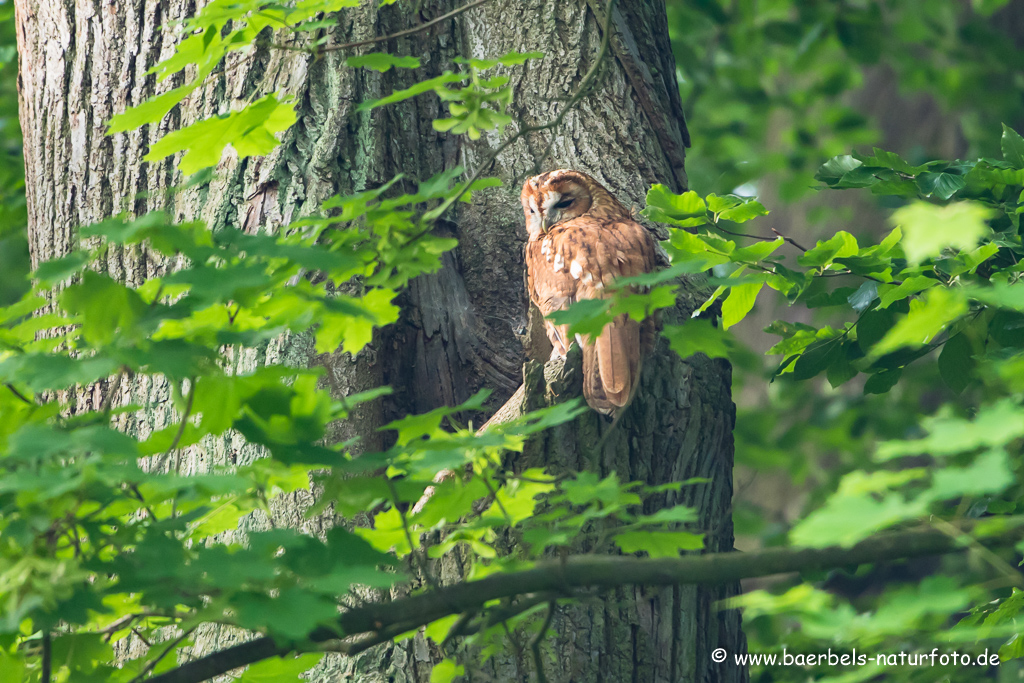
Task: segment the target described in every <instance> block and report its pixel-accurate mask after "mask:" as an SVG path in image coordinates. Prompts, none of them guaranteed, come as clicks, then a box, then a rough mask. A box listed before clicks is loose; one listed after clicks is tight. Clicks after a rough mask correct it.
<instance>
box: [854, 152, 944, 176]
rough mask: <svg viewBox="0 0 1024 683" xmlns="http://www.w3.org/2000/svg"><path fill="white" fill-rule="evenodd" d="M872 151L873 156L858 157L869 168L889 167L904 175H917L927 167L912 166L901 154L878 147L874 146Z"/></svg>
mask: <svg viewBox="0 0 1024 683" xmlns="http://www.w3.org/2000/svg"><path fill="white" fill-rule="evenodd" d="M871 152H872V156H870V157H863V156H861V157H858V159H859V160H860V161H861V162H862V163H863V164H864V166H866V167H869V168H888V169H891V170H893V171H899V172H900V173H902V174H904V175H917V174H918V173H920V172H921V171H924V170H925V169H926V168H927V167H926V166H911V165H910V164H909V163H908V162H907V161H906V160H905V159H903V158H902V157H901V156H900V155H899V154H896V153H895V152H888V151H886V150H884V149H879V148H878V147H875V148H873V149H872V150H871Z"/></svg>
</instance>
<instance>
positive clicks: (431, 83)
mask: <svg viewBox="0 0 1024 683" xmlns="http://www.w3.org/2000/svg"><path fill="white" fill-rule="evenodd" d="M467 78H469V74H456V73H452V72H451V71H446V72H445V73H443V74H441V75H440V76H436V77H434V78H430V79H427V80H425V81H420V82H419V83H417V84H415V85H413V86H410V87H408V88H406V89H404V90H396V91H395V92H393V93H391V94H390V95H388V96H386V97H382V98H381V99H379V100H372V101H368V102H362V103H361V104H360V105H359V107H357V110H358V111H369V110H370V109H376V108H377V107H383V106H384V105H387V104H394V103H395V102H402V101H403V100H407V99H409V98H411V97H416V96H417V95H422V94H423V93H427V92H430V91H432V90H433V91H438V90H444V89H445V87H444V86H445V85H447V84H449V83H459V82H461V81H464V80H466V79H467Z"/></svg>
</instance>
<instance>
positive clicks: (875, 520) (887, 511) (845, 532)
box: [789, 492, 927, 548]
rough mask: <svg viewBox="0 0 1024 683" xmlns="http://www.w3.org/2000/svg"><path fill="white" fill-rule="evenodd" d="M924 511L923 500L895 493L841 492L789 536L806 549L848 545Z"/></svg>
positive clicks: (795, 528)
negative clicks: (911, 498)
mask: <svg viewBox="0 0 1024 683" xmlns="http://www.w3.org/2000/svg"><path fill="white" fill-rule="evenodd" d="M926 512H927V506H926V504H925V502H924V501H921V500H915V501H910V502H908V501H905V500H904V499H903V496H901V495H899V494H897V493H888V494H886V495H884V496H883V497H881V498H876V497H874V496H871V495H866V494H861V495H850V494H844V493H842V492H840V493H838V494H836V495H834V496H832V497H831V498H829V500H828V502H827V503H825V505H824V506H823V507H821V508H819V509H818V510H815V511H814V512H812V513H811V514H810V515H808V516H807V517H805V518H804V519H803V520H802V521H801V522H799V523H798V524H797V525H796V526H795V527H794V528H793V530H792V531H791V532H790V534H789V538H790V540H791V541H792V542H793V543H794V544H795V545H798V546H804V547H809V548H825V547H828V546H832V545H840V546H843V547H846V548H848V547H850V546H852V545H854V544H856V543H857V542H859V541H862V540H864V539H865V538H867V537H868V536H870V535H872V534H873V533H875V532H876V531H881V530H882V529H885V528H887V527H890V526H892V525H893V524H897V523H899V522H903V521H906V520H908V519H915V518H917V517H920V516H921V515H923V514H925V513H926Z"/></svg>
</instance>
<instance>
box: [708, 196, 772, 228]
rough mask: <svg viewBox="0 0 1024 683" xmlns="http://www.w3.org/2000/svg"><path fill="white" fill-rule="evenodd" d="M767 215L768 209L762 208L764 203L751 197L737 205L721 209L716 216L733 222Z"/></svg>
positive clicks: (743, 221)
mask: <svg viewBox="0 0 1024 683" xmlns="http://www.w3.org/2000/svg"><path fill="white" fill-rule="evenodd" d="M767 215H768V209H766V208H764V205H762V204H761V202H758V201H754V200H753V199H751V200H750V201H747V202H744V203H743V204H740V205H739V206H736V207H733V208H731V209H726V210H724V211H722V212H721V213H720V214H719V215H718V217H719V218H720V219H722V220H726V221H732V222H733V223H746V222H747V221H749V220H750V219H751V218H756V217H758V216H767Z"/></svg>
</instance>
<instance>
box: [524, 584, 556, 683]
mask: <svg viewBox="0 0 1024 683" xmlns="http://www.w3.org/2000/svg"><path fill="white" fill-rule="evenodd" d="M554 616H555V601H554V600H552V601H551V602H549V603H548V614H547V616H546V617H544V623H542V624H541V625H540V631H538V632H537V635H536V636H534V638H533V641H532V642H531V643H530V650H531V651H532V652H533V665H534V666H535V667H536V668H537V683H548V677H547V676H546V675H545V674H544V658H543V656H542V654H541V651H540V645H541V643H543V642H544V636H545V635H547V632H548V628H549V627H550V626H551V619H552V618H553V617H554Z"/></svg>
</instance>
